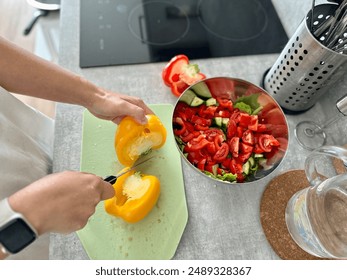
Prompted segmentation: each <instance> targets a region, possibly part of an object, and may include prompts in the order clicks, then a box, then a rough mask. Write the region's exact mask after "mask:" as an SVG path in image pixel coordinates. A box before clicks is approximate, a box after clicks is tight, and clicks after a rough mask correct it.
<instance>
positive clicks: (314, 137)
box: [294, 95, 347, 151]
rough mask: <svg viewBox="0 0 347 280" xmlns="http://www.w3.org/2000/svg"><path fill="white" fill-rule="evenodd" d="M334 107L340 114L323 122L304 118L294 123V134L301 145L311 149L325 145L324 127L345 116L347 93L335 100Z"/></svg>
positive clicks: (346, 114)
mask: <svg viewBox="0 0 347 280" xmlns="http://www.w3.org/2000/svg"><path fill="white" fill-rule="evenodd" d="M336 107H337V109H338V110H339V112H340V113H341V114H338V115H337V116H334V117H332V118H330V119H328V120H327V121H325V122H324V123H323V124H319V123H316V122H314V121H310V120H306V121H301V122H299V123H298V124H297V125H296V127H295V129H294V135H295V138H296V139H297V140H298V142H299V144H300V145H301V146H302V147H304V148H305V149H307V150H310V151H313V150H315V149H317V148H319V147H322V146H324V145H325V143H326V138H327V134H326V132H325V129H326V128H327V127H328V126H330V125H331V124H333V123H335V122H336V121H338V120H340V119H341V118H343V117H344V116H347V95H345V96H343V97H342V98H340V99H339V100H338V101H337V102H336Z"/></svg>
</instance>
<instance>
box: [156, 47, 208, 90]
mask: <svg viewBox="0 0 347 280" xmlns="http://www.w3.org/2000/svg"><path fill="white" fill-rule="evenodd" d="M205 78H206V76H205V75H204V74H202V73H200V69H199V67H198V65H197V64H190V63H189V59H188V57H187V56H186V55H184V54H179V55H176V56H175V57H173V58H172V59H171V60H170V62H169V63H168V64H167V65H166V66H165V68H164V69H163V71H162V79H163V82H164V83H165V85H166V86H168V87H170V88H171V92H172V93H173V94H174V95H175V96H177V97H179V96H180V95H181V94H182V93H183V92H184V91H185V90H186V89H187V88H188V87H189V86H190V85H192V84H194V83H196V82H197V81H200V80H203V79H205Z"/></svg>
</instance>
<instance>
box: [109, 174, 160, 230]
mask: <svg viewBox="0 0 347 280" xmlns="http://www.w3.org/2000/svg"><path fill="white" fill-rule="evenodd" d="M113 188H114V190H115V193H116V194H115V196H114V197H113V198H110V199H107V200H105V201H104V206H105V210H106V212H107V213H109V214H111V215H113V216H116V217H120V218H122V219H123V220H124V221H126V222H128V223H136V222H138V221H140V220H142V219H143V218H144V217H146V216H147V215H148V213H149V212H150V211H151V210H152V208H153V207H154V205H155V204H156V203H157V201H158V198H159V194H160V181H159V179H158V178H157V177H155V176H153V175H144V174H140V173H138V172H135V171H134V170H132V171H129V172H128V173H126V174H124V175H122V176H120V177H119V178H118V179H117V181H116V182H115V183H114V185H113Z"/></svg>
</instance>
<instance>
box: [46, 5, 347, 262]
mask: <svg viewBox="0 0 347 280" xmlns="http://www.w3.org/2000/svg"><path fill="white" fill-rule="evenodd" d="M316 2H317V3H318V1H316ZM79 3H80V1H79V0H62V7H61V26H60V30H61V35H60V51H59V64H60V65H61V66H63V67H65V68H67V69H69V70H71V71H73V72H76V73H78V74H80V75H82V76H84V77H85V78H87V79H89V80H91V81H93V82H94V83H96V84H98V85H100V86H102V87H105V88H108V89H110V90H114V91H117V92H122V93H126V94H129V95H133V96H139V97H141V98H142V99H143V100H144V101H145V102H146V103H148V104H163V103H170V104H175V102H176V98H175V97H174V96H173V95H171V94H170V92H169V90H168V88H167V87H165V85H164V84H163V83H162V82H161V75H160V74H161V71H162V69H163V67H164V65H165V63H152V64H143V65H129V66H112V67H99V68H89V69H81V68H80V67H79V11H80V9H79V8H80V7H79V5H80V4H79ZM273 4H274V6H275V8H276V10H277V12H278V14H279V16H280V18H281V21H282V23H283V26H284V27H285V30H286V32H287V34H288V36H289V37H291V35H292V34H293V33H294V32H295V30H296V28H297V26H298V25H299V24H300V22H301V20H302V19H303V17H304V16H305V14H306V13H307V11H308V10H309V9H310V6H311V0H285V1H283V0H273ZM278 55H279V54H269V55H255V56H243V57H230V58H215V59H199V60H196V61H195V62H196V63H198V64H199V66H200V68H201V69H203V70H204V71H203V72H204V73H205V74H206V75H207V76H208V77H212V76H231V77H236V78H240V79H244V80H248V81H250V82H253V83H255V84H258V85H259V84H260V81H261V78H262V75H263V73H264V72H265V71H266V70H267V69H268V68H270V67H271V66H272V65H273V64H274V62H275V60H276V59H277V57H278ZM346 92H347V81H346V78H342V79H341V80H340V82H339V83H337V84H335V85H334V87H332V88H330V89H328V90H327V91H326V92H325V94H324V95H323V97H321V99H320V100H319V102H317V103H316V105H315V106H314V107H313V108H311V109H310V110H308V111H306V112H305V113H301V114H296V115H287V121H288V123H289V129H290V141H289V150H288V153H287V154H286V157H285V159H284V161H283V162H282V164H281V165H280V166H279V168H278V169H277V170H276V172H275V173H274V174H272V175H270V176H269V177H268V178H266V179H263V180H262V181H261V182H259V183H256V184H254V185H249V186H246V187H244V186H233V187H229V186H225V185H223V184H221V185H217V186H216V187H212V183H211V181H210V180H207V179H204V178H202V177H201V176H198V175H197V174H196V172H191V170H190V169H189V167H188V165H187V164H186V163H185V162H183V161H182V169H183V175H184V182H185V191H186V199H187V205H188V212H189V219H188V224H187V226H186V228H185V231H184V233H183V236H182V239H181V241H180V244H179V246H178V248H177V251H176V254H175V256H174V259H244V260H245V259H256V260H257V259H266V260H269V259H279V257H278V256H277V255H276V253H275V252H274V251H273V249H272V248H271V246H270V245H269V243H268V241H267V239H266V237H265V235H264V233H263V230H262V226H261V223H260V217H259V208H260V201H261V197H262V193H263V191H264V189H265V187H266V185H267V183H268V182H269V181H270V180H271V179H272V178H274V177H275V176H277V175H278V174H279V173H280V172H282V171H286V170H291V169H297V168H300V169H303V165H304V160H305V157H306V155H307V154H308V153H309V152H308V151H307V150H304V149H303V148H302V147H301V146H299V145H298V144H297V142H296V139H295V138H294V135H293V129H294V127H295V124H296V123H297V122H298V121H300V120H306V119H315V120H319V121H323V120H324V119H326V118H328V117H331V116H332V115H335V114H337V110H336V108H335V101H336V100H337V99H338V98H339V97H340V96H342V95H344V94H345V93H346ZM82 112H83V108H81V107H78V106H72V105H66V104H58V105H57V111H56V131H55V147H54V167H53V169H54V170H53V171H54V172H59V171H63V170H79V169H80V150H81V128H82ZM327 132H328V135H329V139H328V143H332V144H345V143H347V139H346V135H347V133H346V128H345V126H344V125H343V120H342V121H339V122H338V123H337V124H336V125H334V126H332V127H329V130H328V131H327ZM67 151H68V152H67ZM206 194H208V195H206ZM50 258H51V259H88V256H87V254H86V253H85V251H84V249H83V247H82V245H81V243H80V241H79V238H78V236H77V235H76V234H75V233H72V234H68V235H60V234H51V242H50Z"/></svg>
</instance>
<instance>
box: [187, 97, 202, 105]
mask: <svg viewBox="0 0 347 280" xmlns="http://www.w3.org/2000/svg"><path fill="white" fill-rule="evenodd" d="M203 103H204V100H202V99H201V98H199V97H197V96H195V97H194V99H193V101H192V102H191V103H190V106H192V107H197V106H200V105H201V104H203Z"/></svg>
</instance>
